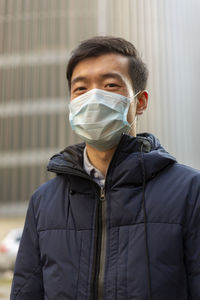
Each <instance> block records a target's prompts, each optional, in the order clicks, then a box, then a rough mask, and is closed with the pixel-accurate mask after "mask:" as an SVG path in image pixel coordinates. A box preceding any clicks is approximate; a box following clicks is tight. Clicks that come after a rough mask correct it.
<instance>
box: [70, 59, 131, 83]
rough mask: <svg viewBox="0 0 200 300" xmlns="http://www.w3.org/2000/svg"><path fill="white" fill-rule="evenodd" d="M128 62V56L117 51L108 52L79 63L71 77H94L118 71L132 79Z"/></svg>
mask: <svg viewBox="0 0 200 300" xmlns="http://www.w3.org/2000/svg"><path fill="white" fill-rule="evenodd" d="M128 62H129V58H128V57H126V56H124V55H121V54H116V53H107V54H103V55H100V56H97V57H89V58H86V59H83V60H81V61H80V62H79V63H77V65H76V66H75V68H74V70H73V73H72V78H71V79H73V78H74V77H77V76H89V77H93V76H96V75H100V74H103V73H110V72H118V73H120V74H121V75H122V76H125V77H126V78H127V79H130V75H129V68H128Z"/></svg>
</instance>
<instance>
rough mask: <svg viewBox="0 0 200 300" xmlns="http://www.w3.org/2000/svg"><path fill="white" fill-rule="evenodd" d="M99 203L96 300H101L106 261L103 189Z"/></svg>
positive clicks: (104, 199) (104, 198)
mask: <svg viewBox="0 0 200 300" xmlns="http://www.w3.org/2000/svg"><path fill="white" fill-rule="evenodd" d="M100 201H101V247H100V248H101V249H100V259H99V268H98V269H99V274H98V300H102V299H103V283H104V272H105V261H106V238H107V230H106V197H105V188H101V193H100Z"/></svg>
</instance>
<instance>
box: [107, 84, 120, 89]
mask: <svg viewBox="0 0 200 300" xmlns="http://www.w3.org/2000/svg"><path fill="white" fill-rule="evenodd" d="M118 86H119V85H118V84H116V83H108V84H106V87H109V88H114V87H118Z"/></svg>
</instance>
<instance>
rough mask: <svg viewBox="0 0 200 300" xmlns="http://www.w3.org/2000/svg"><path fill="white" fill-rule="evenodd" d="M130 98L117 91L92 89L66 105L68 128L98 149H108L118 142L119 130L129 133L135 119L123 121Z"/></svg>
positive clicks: (125, 118)
mask: <svg viewBox="0 0 200 300" xmlns="http://www.w3.org/2000/svg"><path fill="white" fill-rule="evenodd" d="M137 94H138V93H137ZM137 94H136V95H135V96H133V97H132V98H135V97H136V96H137ZM131 101H132V99H130V98H127V97H125V96H122V95H120V94H116V93H112V92H107V91H104V90H100V89H92V90H90V91H89V92H87V93H84V94H83V95H81V96H79V97H77V98H75V99H74V100H72V101H71V102H70V104H69V111H70V114H69V120H70V124H71V127H72V130H74V131H75V133H76V134H77V135H78V136H79V137H80V138H81V139H82V140H83V141H84V142H86V143H87V144H89V145H91V146H92V147H94V148H96V149H98V150H100V151H104V150H108V149H111V148H112V147H114V146H116V145H117V144H118V143H119V140H120V138H121V135H122V133H129V132H130V130H131V126H132V124H133V123H134V121H135V119H134V121H133V122H132V124H129V123H128V121H127V114H128V110H129V107H130V103H131Z"/></svg>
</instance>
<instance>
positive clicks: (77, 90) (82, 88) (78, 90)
mask: <svg viewBox="0 0 200 300" xmlns="http://www.w3.org/2000/svg"><path fill="white" fill-rule="evenodd" d="M86 90H87V89H86V87H85V86H78V87H75V88H74V89H73V91H72V93H73V94H75V95H80V94H83V93H84V92H85V91H86Z"/></svg>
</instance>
